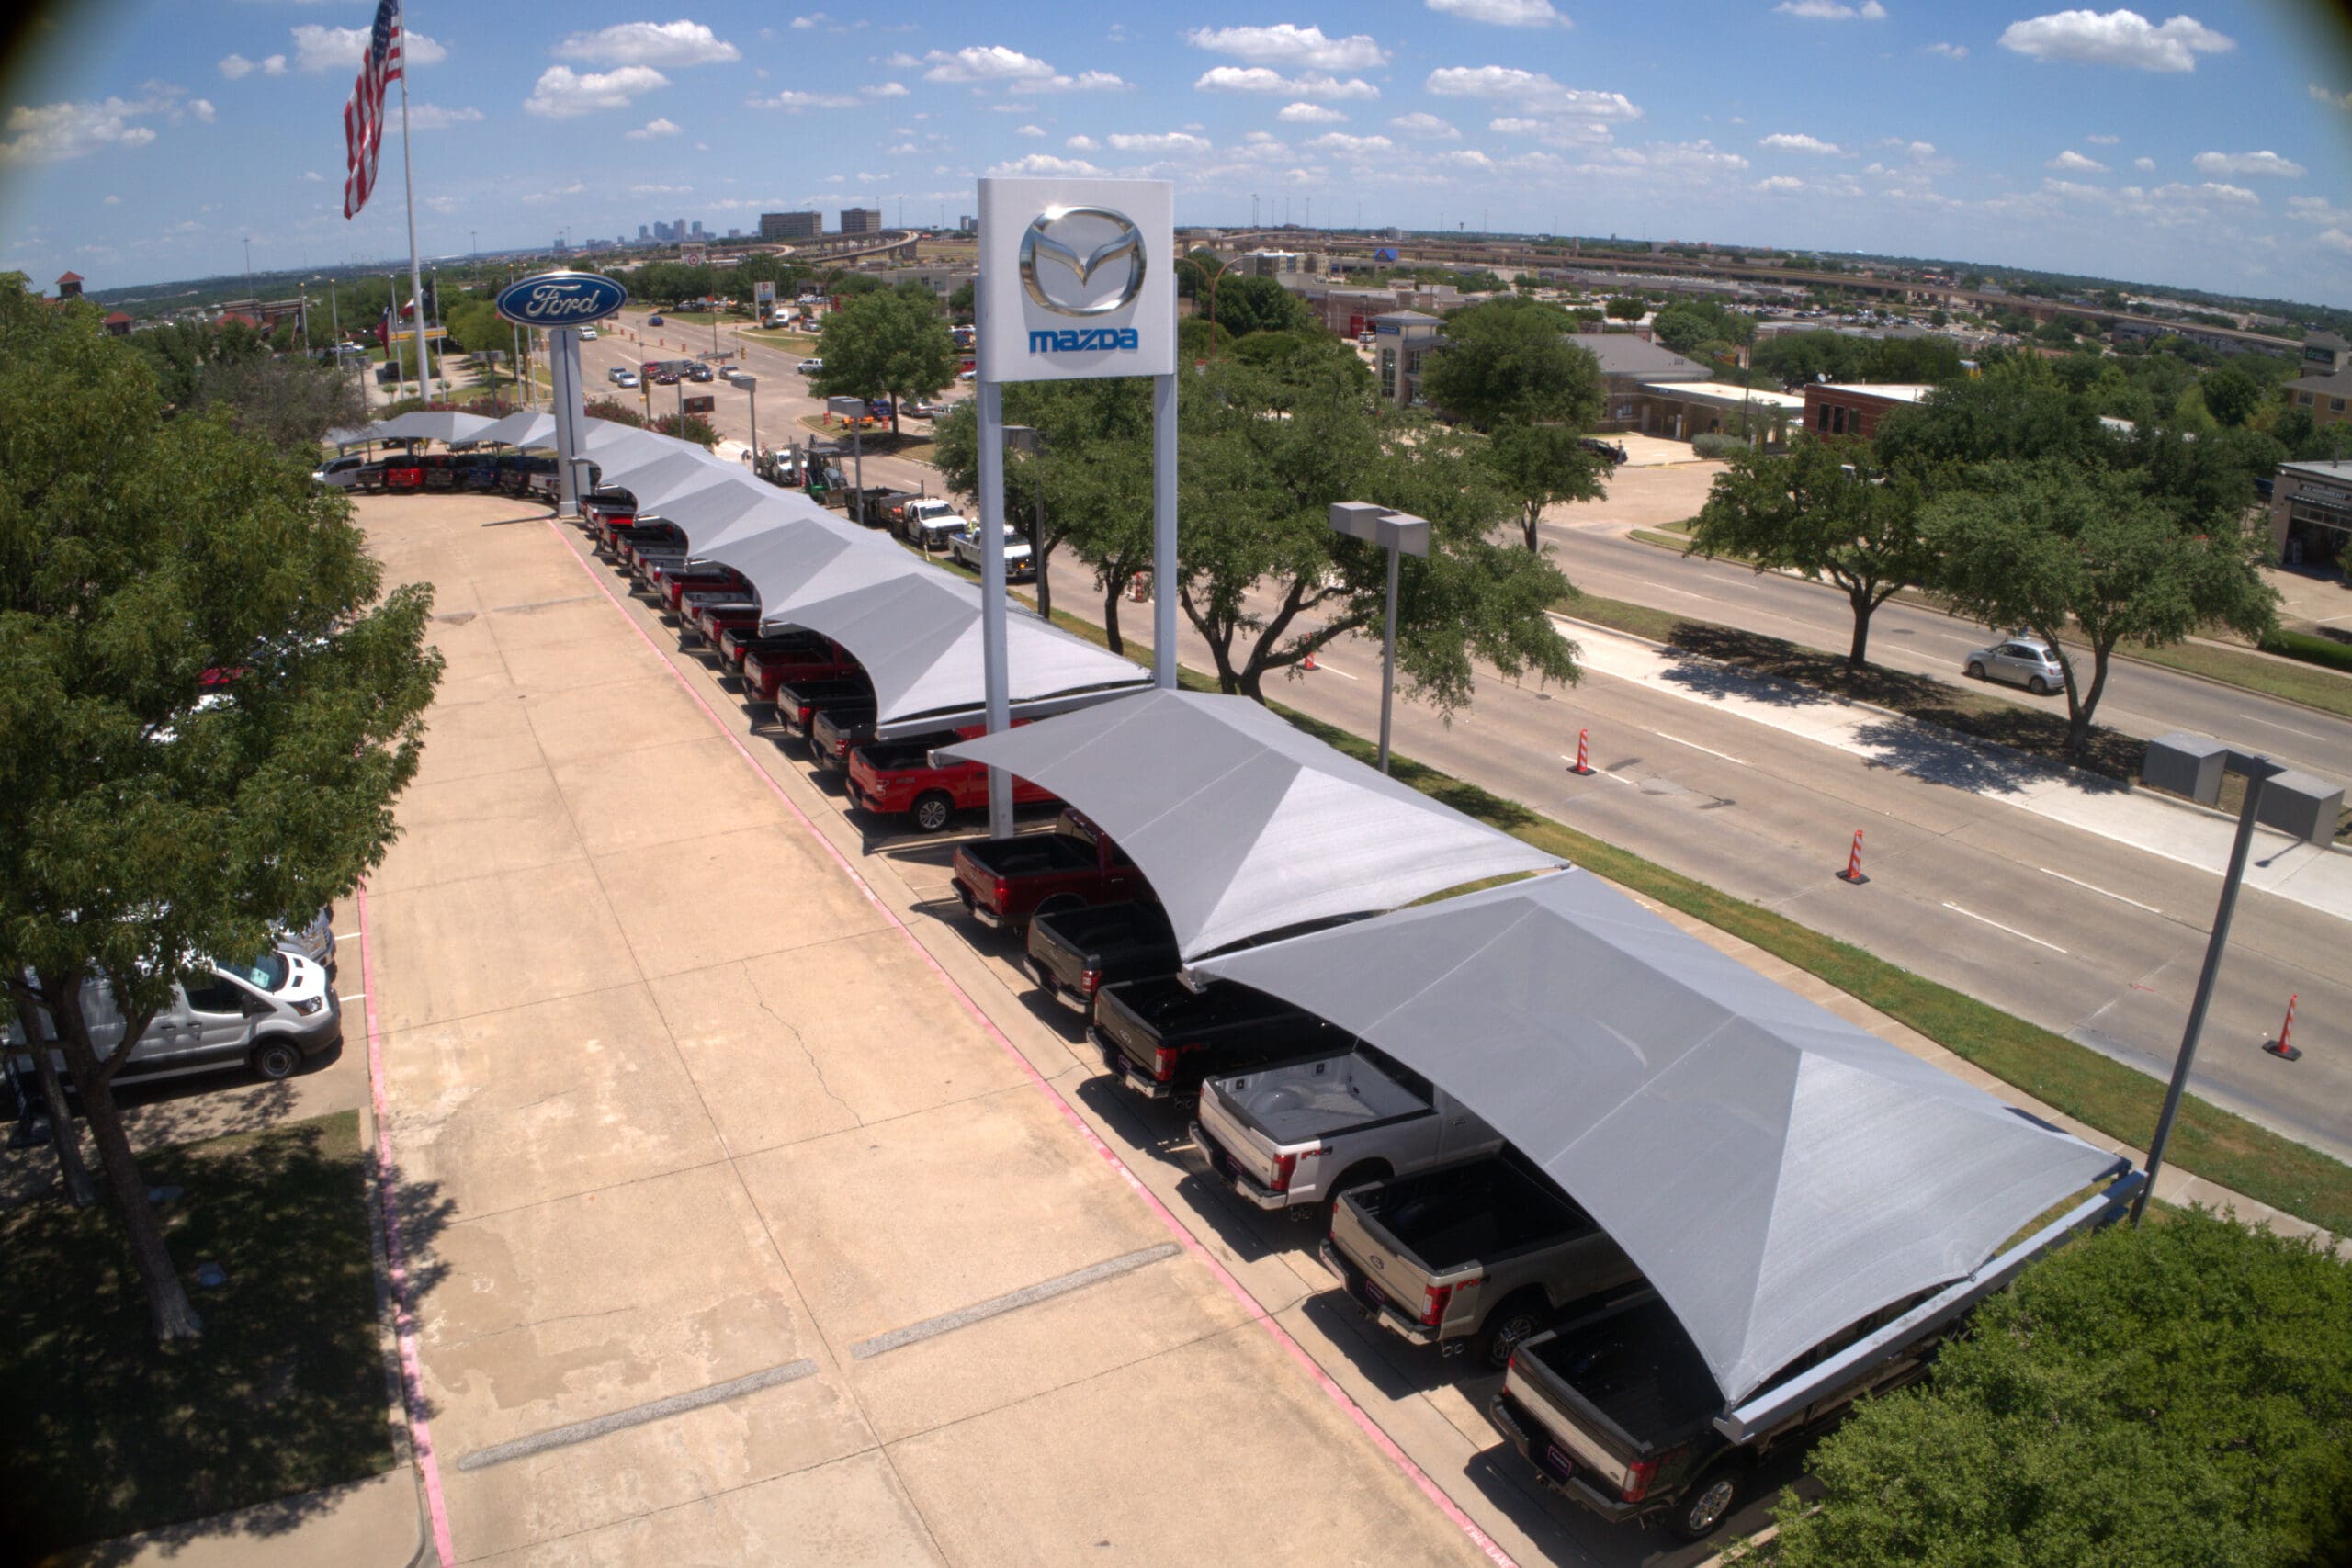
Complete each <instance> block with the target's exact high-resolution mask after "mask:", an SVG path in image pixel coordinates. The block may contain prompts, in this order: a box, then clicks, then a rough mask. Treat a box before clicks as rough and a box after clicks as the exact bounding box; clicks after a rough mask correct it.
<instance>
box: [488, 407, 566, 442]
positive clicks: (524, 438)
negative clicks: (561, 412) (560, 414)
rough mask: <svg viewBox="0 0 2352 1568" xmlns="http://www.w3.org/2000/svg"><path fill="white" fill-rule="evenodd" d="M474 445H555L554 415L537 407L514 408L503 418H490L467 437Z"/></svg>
mask: <svg viewBox="0 0 2352 1568" xmlns="http://www.w3.org/2000/svg"><path fill="white" fill-rule="evenodd" d="M468 439H469V440H470V441H472V442H473V443H474V444H475V445H476V446H513V447H515V448H516V449H518V450H519V449H520V448H522V447H525V446H554V445H555V416H554V415H552V414H548V413H544V412H540V411H539V410H537V409H516V410H515V412H513V413H510V414H508V415H507V416H506V417H505V418H503V419H498V420H492V422H491V423H488V424H486V425H484V426H482V427H481V429H480V430H477V431H475V432H474V433H473V434H472V435H471V436H469V437H468Z"/></svg>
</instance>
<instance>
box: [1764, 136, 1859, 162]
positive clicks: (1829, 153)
mask: <svg viewBox="0 0 2352 1568" xmlns="http://www.w3.org/2000/svg"><path fill="white" fill-rule="evenodd" d="M1756 145H1758V147H1762V148H1765V149H1767V150H1769V151H1770V152H1806V153H1810V154H1812V155H1813V156H1815V157H1816V158H1842V157H1844V156H1845V155H1846V150H1845V149H1844V148H1843V147H1840V146H1838V143H1836V142H1835V141H1823V140H1821V138H1819V137H1818V136H1808V135H1805V134H1804V132H1802V131H1796V132H1791V131H1785V130H1778V131H1774V132H1773V133H1772V134H1771V135H1770V136H1767V137H1765V138H1763V139H1762V140H1761V141H1758V142H1757V143H1756Z"/></svg>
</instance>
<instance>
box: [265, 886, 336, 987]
mask: <svg viewBox="0 0 2352 1568" xmlns="http://www.w3.org/2000/svg"><path fill="white" fill-rule="evenodd" d="M277 950H278V951H279V952H280V953H292V954H294V955H295V956H296V957H297V958H307V959H309V960H310V961H311V963H313V964H317V965H318V966H319V967H320V968H321V969H323V970H325V971H326V976H327V979H328V980H329V981H333V980H334V910H333V909H331V908H327V907H326V906H325V905H323V904H322V905H321V906H320V907H319V912H318V913H317V914H315V915H313V916H311V919H310V920H309V922H308V923H307V924H305V925H303V926H302V927H300V929H299V930H287V931H279V932H278V933H277Z"/></svg>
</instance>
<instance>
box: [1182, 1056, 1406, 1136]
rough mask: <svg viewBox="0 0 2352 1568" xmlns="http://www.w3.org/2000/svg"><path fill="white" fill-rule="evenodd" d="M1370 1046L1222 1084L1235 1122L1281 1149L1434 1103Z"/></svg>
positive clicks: (1268, 1069) (1224, 1100)
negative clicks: (1382, 1063) (1388, 1069)
mask: <svg viewBox="0 0 2352 1568" xmlns="http://www.w3.org/2000/svg"><path fill="white" fill-rule="evenodd" d="M1370 1052H1371V1048H1370V1047H1369V1046H1365V1047H1360V1048H1358V1049H1357V1050H1355V1051H1351V1052H1349V1053H1347V1054H1345V1055H1332V1056H1315V1057H1310V1058H1308V1059H1306V1060H1305V1061H1298V1062H1284V1063H1281V1064H1279V1065H1277V1066H1271V1067H1262V1068H1261V1069H1259V1070H1258V1071H1256V1072H1252V1073H1242V1074H1238V1075H1237V1076H1235V1077H1229V1078H1220V1079H1218V1080H1217V1091H1216V1092H1217V1099H1218V1100H1219V1101H1220V1102H1221V1103H1223V1105H1224V1106H1225V1107H1226V1109H1227V1111H1231V1112H1232V1113H1233V1116H1234V1119H1235V1120H1237V1121H1238V1122H1242V1123H1244V1124H1245V1125H1247V1126H1248V1127H1249V1128H1250V1130H1251V1131H1253V1132H1256V1133H1259V1134H1263V1135H1264V1136H1266V1137H1268V1138H1271V1139H1272V1140H1273V1141H1274V1142H1275V1143H1276V1144H1303V1143H1306V1142H1308V1141H1309V1140H1311V1139H1315V1138H1319V1137H1323V1136H1326V1135H1329V1134H1339V1133H1345V1132H1350V1131H1352V1130H1355V1129H1357V1128H1362V1127H1366V1126H1370V1125H1372V1124H1373V1123H1374V1122H1388V1121H1394V1120H1396V1119H1397V1118H1398V1117H1403V1116H1415V1115H1420V1114H1423V1113H1425V1112H1426V1111H1428V1110H1429V1109H1430V1103H1429V1101H1428V1100H1423V1099H1421V1098H1420V1097H1419V1095H1417V1094H1415V1093H1414V1092H1413V1091H1412V1090H1410V1089H1407V1088H1405V1087H1404V1086H1403V1085H1401V1084H1399V1083H1397V1081H1396V1080H1395V1079H1394V1078H1391V1077H1389V1076H1388V1075H1387V1074H1386V1073H1385V1072H1383V1071H1381V1069H1380V1067H1379V1066H1378V1065H1377V1064H1376V1063H1375V1062H1374V1060H1373V1058H1372V1055H1370Z"/></svg>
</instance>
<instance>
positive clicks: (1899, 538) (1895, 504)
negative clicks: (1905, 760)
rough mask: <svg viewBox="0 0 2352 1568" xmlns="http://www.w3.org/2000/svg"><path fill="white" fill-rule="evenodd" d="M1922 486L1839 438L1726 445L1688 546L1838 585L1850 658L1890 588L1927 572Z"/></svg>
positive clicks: (1861, 650)
mask: <svg viewBox="0 0 2352 1568" xmlns="http://www.w3.org/2000/svg"><path fill="white" fill-rule="evenodd" d="M1920 505H1921V496H1920V489H1919V485H1918V483H1917V480H1916V479H1913V478H1911V477H1910V476H1908V475H1897V474H1889V473H1888V472H1886V471H1885V470H1884V469H1883V468H1878V467H1876V466H1875V465H1873V464H1872V463H1871V461H1870V459H1869V457H1868V456H1867V455H1866V454H1864V453H1862V452H1860V451H1857V450H1856V449H1855V448H1853V447H1851V446H1845V445H1835V446H1833V445H1832V444H1830V443H1828V442H1826V441H1815V440H1812V439H1810V438H1807V439H1802V440H1800V441H1798V442H1797V444H1796V445H1795V446H1794V447H1793V448H1792V449H1791V450H1790V451H1788V452H1785V453H1781V454H1777V455H1767V454H1765V453H1762V452H1758V451H1755V450H1752V449H1751V450H1747V451H1740V452H1735V453H1733V454H1732V457H1731V462H1730V467H1728V468H1725V469H1724V471H1723V472H1722V473H1720V474H1718V475H1716V476H1715V482H1714V485H1713V489H1712V490H1711V491H1710V492H1709V493H1708V496H1707V503H1706V505H1704V506H1703V507H1702V508H1700V511H1699V519H1698V525H1697V526H1696V527H1695V528H1693V529H1692V530H1691V543H1690V545H1689V547H1687V548H1686V549H1685V551H1684V553H1685V554H1686V555H1702V556H1707V557H1709V558H1713V557H1716V556H1730V557H1733V558H1737V559H1740V560H1745V561H1747V563H1748V564H1749V565H1750V566H1753V567H1754V568H1755V569H1756V570H1758V571H1759V572H1763V571H1793V572H1796V573H1797V574H1798V575H1799V576H1801V577H1806V578H1810V579H1811V580H1813V581H1815V582H1829V583H1834V584H1836V585H1837V586H1838V588H1839V589H1841V590H1843V591H1844V592H1845V595H1846V603H1847V604H1849V606H1851V607H1852V610H1853V613H1854V637H1853V641H1852V642H1851V644H1850V645H1849V647H1848V648H1847V650H1846V663H1847V665H1848V667H1849V668H1850V669H1855V670H1860V668H1861V667H1862V666H1863V665H1864V664H1865V663H1866V662H1868V657H1869V653H1870V641H1871V615H1873V614H1874V613H1876V611H1877V609H1878V607H1879V606H1880V605H1881V604H1885V603H1886V602H1887V600H1888V599H1890V598H1892V597H1894V593H1895V592H1896V591H1897V590H1899V589H1902V588H1904V587H1906V586H1909V585H1910V584H1913V583H1917V582H1924V581H1928V580H1929V579H1930V578H1931V577H1932V576H1933V575H1934V571H1935V567H1936V556H1935V552H1934V550H1933V549H1932V548H1931V547H1929V545H1928V541H1927V539H1926V538H1925V537H1924V536H1922V535H1921V533H1920V528H1919V514H1920Z"/></svg>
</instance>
